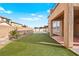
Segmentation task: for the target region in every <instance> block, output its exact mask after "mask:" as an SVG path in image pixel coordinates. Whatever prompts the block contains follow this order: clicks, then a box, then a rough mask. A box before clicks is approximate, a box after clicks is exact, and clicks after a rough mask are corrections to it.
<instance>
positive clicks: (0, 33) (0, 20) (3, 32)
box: [0, 16, 13, 38]
mask: <svg viewBox="0 0 79 59" xmlns="http://www.w3.org/2000/svg"><path fill="white" fill-rule="evenodd" d="M6 20H7V18H4V17H1V16H0V38H1V37H5V36H8V35H9V32H10V31H11V30H12V29H13V28H12V26H10V25H9V24H8V23H6Z"/></svg>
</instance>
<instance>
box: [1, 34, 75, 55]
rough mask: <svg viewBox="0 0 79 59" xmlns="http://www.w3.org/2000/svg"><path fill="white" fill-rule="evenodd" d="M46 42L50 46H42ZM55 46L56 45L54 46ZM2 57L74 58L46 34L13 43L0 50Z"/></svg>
mask: <svg viewBox="0 0 79 59" xmlns="http://www.w3.org/2000/svg"><path fill="white" fill-rule="evenodd" d="M40 42H48V43H52V44H43V43H40ZM56 44H57V45H56ZM0 55H1V56H3V55H5V56H10V55H11V56H75V54H74V53H73V52H71V51H69V50H68V49H66V48H64V47H62V46H60V44H58V43H57V42H56V41H55V40H53V39H51V38H50V37H49V36H48V35H47V34H32V35H30V36H26V37H24V38H22V39H19V40H16V41H13V42H12V43H10V44H8V45H7V46H5V47H4V48H2V49H1V50H0Z"/></svg>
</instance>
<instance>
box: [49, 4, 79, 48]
mask: <svg viewBox="0 0 79 59" xmlns="http://www.w3.org/2000/svg"><path fill="white" fill-rule="evenodd" d="M76 11H79V4H75V3H73V4H72V3H60V4H57V6H56V8H55V9H54V11H53V12H52V13H51V14H50V16H49V17H48V21H49V22H48V28H49V33H50V36H53V24H52V23H53V22H54V21H60V28H61V29H60V34H62V36H63V37H64V46H65V47H68V48H71V47H73V38H74V34H75V33H76V32H77V33H78V32H79V30H78V28H79V27H78V26H79V24H76V23H77V22H79V20H77V19H79V14H78V12H76ZM76 15H77V16H76ZM76 18H77V19H76Z"/></svg>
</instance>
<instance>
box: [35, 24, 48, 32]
mask: <svg viewBox="0 0 79 59" xmlns="http://www.w3.org/2000/svg"><path fill="white" fill-rule="evenodd" d="M34 32H40V33H43V32H48V26H47V25H46V26H42V27H35V28H34Z"/></svg>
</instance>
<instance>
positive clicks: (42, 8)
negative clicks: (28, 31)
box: [0, 3, 56, 27]
mask: <svg viewBox="0 0 79 59" xmlns="http://www.w3.org/2000/svg"><path fill="white" fill-rule="evenodd" d="M55 5H56V4H55V3H2V4H0V16H4V17H7V18H10V19H12V21H15V22H17V23H21V24H25V25H27V26H30V27H39V26H44V25H47V23H48V18H47V17H48V15H49V10H50V9H51V8H54V7H55Z"/></svg>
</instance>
